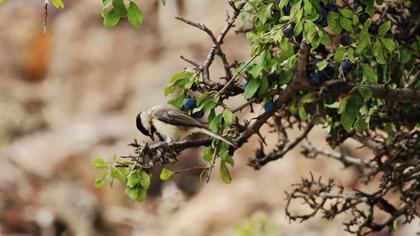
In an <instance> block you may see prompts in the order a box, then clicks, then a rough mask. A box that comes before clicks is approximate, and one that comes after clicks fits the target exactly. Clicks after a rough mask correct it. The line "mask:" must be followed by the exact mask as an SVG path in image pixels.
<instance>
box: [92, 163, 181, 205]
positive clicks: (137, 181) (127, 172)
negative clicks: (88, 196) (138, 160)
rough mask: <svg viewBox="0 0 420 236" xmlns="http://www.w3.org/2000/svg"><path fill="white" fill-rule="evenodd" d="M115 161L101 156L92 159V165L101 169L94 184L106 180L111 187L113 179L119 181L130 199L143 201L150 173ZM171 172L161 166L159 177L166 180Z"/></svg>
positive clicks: (148, 185)
mask: <svg viewBox="0 0 420 236" xmlns="http://www.w3.org/2000/svg"><path fill="white" fill-rule="evenodd" d="M115 162H116V159H115V158H114V161H113V162H112V163H107V162H106V161H105V160H103V159H102V158H97V159H95V160H94V161H92V166H93V167H95V168H97V169H100V170H102V172H101V173H100V175H99V177H98V178H97V179H96V181H95V186H96V187H97V188H101V187H102V186H103V185H104V184H105V183H106V182H107V181H108V182H109V185H110V186H111V187H113V185H114V181H119V182H120V183H122V184H123V185H125V192H126V194H127V195H128V196H129V197H130V198H131V199H132V200H134V201H137V202H143V201H144V200H145V199H146V196H147V190H148V189H149V187H150V181H151V178H152V174H150V173H147V172H146V171H144V170H142V169H141V168H135V166H131V165H124V164H118V165H115V164H114V163H115ZM173 174H174V172H173V171H171V170H169V169H166V168H163V169H162V172H161V174H160V179H161V180H168V179H169V178H170V177H171V176H172V175H173Z"/></svg>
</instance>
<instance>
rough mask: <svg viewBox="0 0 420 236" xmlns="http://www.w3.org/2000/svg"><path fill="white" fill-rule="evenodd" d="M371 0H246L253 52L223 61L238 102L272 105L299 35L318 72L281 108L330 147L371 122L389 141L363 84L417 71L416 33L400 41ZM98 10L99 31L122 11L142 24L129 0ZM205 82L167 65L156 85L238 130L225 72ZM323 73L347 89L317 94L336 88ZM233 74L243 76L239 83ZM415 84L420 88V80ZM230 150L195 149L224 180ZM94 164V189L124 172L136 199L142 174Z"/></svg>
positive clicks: (143, 183) (106, 1) (395, 84)
mask: <svg viewBox="0 0 420 236" xmlns="http://www.w3.org/2000/svg"><path fill="white" fill-rule="evenodd" d="M374 2H375V1H373V0H366V1H361V2H360V4H361V5H363V6H358V7H357V8H356V9H353V8H352V7H351V6H350V4H349V5H345V6H342V7H338V6H336V7H337V9H335V10H334V9H333V10H331V9H329V10H328V11H326V10H325V9H326V5H327V4H328V3H332V1H328V0H281V1H279V2H278V4H276V1H272V0H249V2H248V3H247V4H245V6H244V10H243V11H242V12H241V14H240V17H241V19H242V21H243V25H244V26H247V27H244V28H247V29H250V30H249V31H247V33H246V38H247V40H248V41H249V42H250V44H251V45H252V48H251V50H250V52H249V54H250V56H251V57H253V58H256V59H255V60H251V61H248V62H246V63H238V64H237V65H235V66H233V67H232V68H231V71H230V72H231V73H232V74H234V75H235V76H234V77H235V79H237V78H236V77H239V79H237V81H235V83H236V82H238V83H236V84H235V83H233V84H232V86H236V87H235V89H236V90H235V92H234V93H236V94H235V95H239V97H240V98H243V100H244V102H250V103H251V102H253V103H261V104H262V103H266V102H268V101H269V102H272V103H273V104H275V103H276V101H277V99H278V98H279V96H280V95H281V91H282V90H284V89H286V88H288V87H289V86H290V84H291V83H290V82H291V81H292V79H293V77H294V75H295V72H296V71H298V69H301V68H297V64H298V57H299V51H298V48H299V43H300V42H301V41H302V40H305V41H306V42H307V43H308V44H309V45H310V48H311V49H310V50H311V58H310V62H309V63H310V64H311V65H310V66H308V67H309V68H308V70H309V71H308V73H307V74H308V77H309V75H311V74H316V73H318V75H319V74H321V77H322V81H321V82H320V84H317V83H312V85H314V86H313V89H312V90H311V89H307V90H302V91H298V92H297V93H295V94H294V95H293V96H292V97H291V98H290V99H289V100H288V101H286V102H284V108H283V110H282V114H287V115H290V116H291V117H292V120H297V121H298V122H304V123H305V122H308V121H309V120H311V119H312V118H314V117H316V121H315V123H316V124H321V125H323V127H324V128H325V130H326V132H327V134H328V136H329V137H328V142H329V144H330V145H331V146H332V147H335V146H337V145H339V144H340V142H341V141H340V140H341V139H342V137H346V136H347V135H350V136H351V135H354V133H357V134H364V133H368V132H366V131H367V130H376V129H380V130H382V131H384V132H385V133H387V135H388V136H387V138H388V139H387V141H388V142H390V143H391V142H392V141H393V139H394V138H395V133H396V131H397V129H398V128H399V127H400V126H399V125H395V124H393V123H392V122H382V123H381V122H377V120H380V119H382V118H383V116H384V115H383V114H386V112H387V109H389V106H388V105H386V104H385V103H384V102H383V101H382V99H379V98H378V96H376V95H375V92H374V90H372V89H370V88H369V86H378V85H383V84H386V86H387V87H389V88H405V86H406V85H407V84H406V83H407V78H408V77H410V76H411V75H413V74H415V72H416V70H418V65H419V60H418V58H419V48H420V39H419V38H418V37H417V38H416V39H415V40H412V41H410V43H408V41H405V40H403V39H401V37H397V36H396V34H398V29H396V28H397V27H398V26H399V25H397V24H396V23H395V22H394V21H390V20H388V19H382V18H381V19H377V17H373V16H374V15H376V16H378V15H381V14H377V13H379V12H378V11H379V10H378V9H377V8H375V7H374V6H373V5H374ZM381 2H382V1H376V3H378V4H379V3H381ZM161 3H162V4H163V5H165V4H166V1H164V0H161ZM385 4H386V3H385ZM289 7H290V12H288V13H286V12H287V11H285V9H286V8H289ZM105 12H107V13H105ZM361 15H363V16H366V17H365V19H361V18H360V16H361ZM103 16H104V25H105V27H107V28H109V27H113V26H115V25H116V24H118V22H119V21H120V19H121V18H124V17H127V18H128V20H129V22H130V23H131V24H132V25H133V26H134V27H136V28H140V27H141V25H142V22H143V16H142V13H141V11H140V9H139V8H138V6H137V5H136V4H135V3H134V2H133V1H130V2H129V4H128V9H127V8H126V5H125V4H124V1H122V0H103ZM381 17H384V15H382V16H381ZM249 26H252V27H249ZM372 26H375V27H376V26H377V27H376V30H372ZM375 27H373V28H375ZM286 29H287V31H286ZM290 29H292V31H291V30H290ZM291 32H293V33H292V34H291ZM343 35H346V36H351V42H350V43H343V42H338V40H337V39H340V38H341V37H342V36H343ZM343 64H344V67H343ZM346 65H347V68H345V66H346ZM349 68H350V69H349ZM328 69H329V70H330V71H331V70H332V72H331V75H328V76H326V75H325V73H324V72H325V71H327V70H328ZM269 75H274V76H269ZM205 79H206V78H205V77H204V75H203V71H202V70H201V69H200V70H199V69H197V68H193V69H185V70H182V71H178V72H175V73H174V74H173V75H172V77H171V79H170V80H169V83H168V86H167V87H165V89H164V94H165V96H168V97H170V98H169V101H168V103H169V104H171V105H173V106H175V107H178V108H180V109H182V108H183V105H184V102H185V100H186V99H188V98H193V99H195V102H196V107H195V108H193V109H192V110H191V111H189V112H190V114H193V113H195V112H198V111H203V112H205V113H206V114H207V115H208V116H207V122H208V126H209V129H211V130H212V131H214V132H217V133H219V134H220V135H222V136H224V137H228V138H231V139H235V138H238V137H239V135H240V130H239V128H238V117H237V114H236V113H235V112H236V111H235V110H234V109H232V108H230V107H228V105H226V103H225V101H226V99H228V98H229V97H230V96H231V95H230V94H228V93H223V92H221V89H220V87H223V84H224V83H223V82H220V83H219V80H218V79H220V81H223V80H224V79H225V78H214V79H213V78H212V83H207V82H206V81H205ZM300 79H308V78H300ZM326 80H337V81H341V82H346V83H348V84H351V86H353V87H352V89H349V90H343V91H340V89H337V91H335V92H333V93H331V94H332V95H331V94H324V92H325V91H328V92H331V91H332V90H334V88H325V87H324V84H322V82H325V81H326ZM239 81H246V84H245V85H243V84H242V83H241V84H240V83H239ZM308 81H309V82H311V81H310V80H309V79H308ZM315 82H317V81H315ZM414 86H415V88H419V87H420V82H419V81H418V82H417V83H416V84H415V85H414ZM236 91H239V92H236ZM230 92H231V91H230ZM273 94H274V95H273ZM400 109H401V110H404V112H406V113H405V114H409V113H410V112H412V111H416V109H417V110H418V109H419V108H418V106H417V107H416V106H412V105H410V104H407V105H405V104H403V105H402V106H401V108H400ZM289 118H290V117H289ZM374 121H376V122H374ZM232 155H233V151H232V150H231V147H229V145H226V144H225V143H221V142H219V141H216V140H213V141H212V144H211V145H210V146H207V147H205V148H204V151H203V159H204V161H205V162H206V163H207V165H208V166H212V167H213V166H218V167H219V175H220V177H221V179H222V180H223V181H224V182H225V183H230V182H231V181H232V177H231V175H230V172H229V165H230V166H233V165H234V159H233V157H232ZM94 166H95V167H97V168H100V169H104V170H107V171H108V172H103V173H105V174H103V173H102V174H101V175H100V177H99V178H98V180H97V185H98V186H102V185H103V184H104V182H105V180H107V179H108V178H109V177H111V179H117V180H118V181H120V179H123V182H124V181H126V187H127V190H126V192H127V194H128V195H129V196H130V197H131V198H132V199H134V200H137V201H142V200H144V196H145V194H146V190H147V188H148V182H147V179H148V178H147V176H149V175H148V174H147V173H146V172H141V171H140V172H136V171H132V170H127V168H122V169H124V170H125V172H122V171H121V168H117V167H115V166H114V167H113V168H114V169H112V168H111V167H110V164H107V163H104V162H101V161H96V162H95V163H94ZM111 166H112V165H111ZM131 167H132V166H131ZM135 170H137V169H136V168H135ZM119 171H120V172H121V173H122V175H120V174H119V173H120V172H119ZM109 173H110V174H109ZM112 173H113V174H112ZM125 173H127V174H125ZM174 173H175V172H173V171H171V170H169V169H166V168H164V169H163V170H162V171H161V173H160V178H161V180H168V179H170V177H171V176H173V174H174ZM128 176H130V179H129V180H127V177H128ZM149 177H150V176H149ZM149 181H150V179H149ZM120 182H121V181H120ZM149 184H150V183H149Z"/></svg>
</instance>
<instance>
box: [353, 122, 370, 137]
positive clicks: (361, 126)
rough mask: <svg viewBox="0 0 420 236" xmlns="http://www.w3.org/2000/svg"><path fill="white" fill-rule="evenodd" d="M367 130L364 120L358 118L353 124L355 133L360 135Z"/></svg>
mask: <svg viewBox="0 0 420 236" xmlns="http://www.w3.org/2000/svg"><path fill="white" fill-rule="evenodd" d="M367 128H368V124H367V123H366V119H364V118H359V119H357V120H356V122H354V129H355V130H356V132H357V133H359V134H361V133H363V131H365V130H366V129H367Z"/></svg>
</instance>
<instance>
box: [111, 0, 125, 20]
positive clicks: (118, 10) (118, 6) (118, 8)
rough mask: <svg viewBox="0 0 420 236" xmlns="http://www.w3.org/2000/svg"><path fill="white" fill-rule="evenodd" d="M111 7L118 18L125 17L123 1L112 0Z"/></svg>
mask: <svg viewBox="0 0 420 236" xmlns="http://www.w3.org/2000/svg"><path fill="white" fill-rule="evenodd" d="M112 6H113V7H114V9H113V10H115V14H116V15H117V16H119V17H124V16H127V8H126V7H125V4H124V2H123V0H112Z"/></svg>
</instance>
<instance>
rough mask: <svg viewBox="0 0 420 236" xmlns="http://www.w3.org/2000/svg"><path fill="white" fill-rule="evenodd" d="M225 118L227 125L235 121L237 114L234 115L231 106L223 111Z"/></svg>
mask: <svg viewBox="0 0 420 236" xmlns="http://www.w3.org/2000/svg"><path fill="white" fill-rule="evenodd" d="M223 120H224V121H225V124H226V125H231V124H233V123H234V122H235V115H233V113H232V111H231V110H229V108H226V109H225V110H224V111H223Z"/></svg>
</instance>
